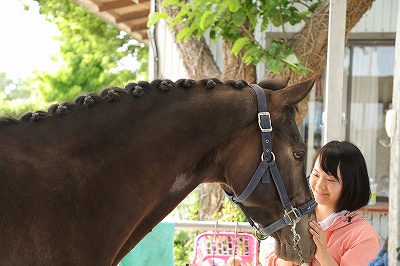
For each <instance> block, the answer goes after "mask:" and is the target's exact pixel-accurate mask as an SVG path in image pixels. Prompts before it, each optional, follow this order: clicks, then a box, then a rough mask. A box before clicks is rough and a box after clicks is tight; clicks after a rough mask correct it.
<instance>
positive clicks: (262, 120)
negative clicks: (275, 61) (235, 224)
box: [223, 84, 317, 238]
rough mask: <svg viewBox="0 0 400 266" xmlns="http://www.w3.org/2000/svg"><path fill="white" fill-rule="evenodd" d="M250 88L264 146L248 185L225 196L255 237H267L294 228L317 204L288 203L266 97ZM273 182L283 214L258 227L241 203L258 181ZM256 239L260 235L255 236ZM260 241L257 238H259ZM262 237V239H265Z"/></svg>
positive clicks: (257, 89)
mask: <svg viewBox="0 0 400 266" xmlns="http://www.w3.org/2000/svg"><path fill="white" fill-rule="evenodd" d="M250 87H252V88H253V90H254V91H255V92H256V94H257V100H258V111H259V112H258V125H259V127H260V129H261V138H262V144H263V153H262V154H261V162H260V164H259V165H258V167H257V169H256V171H255V173H254V174H253V177H252V178H251V180H250V181H249V183H248V184H247V186H246V188H245V189H244V191H243V192H242V194H240V195H239V196H234V195H229V194H228V193H227V192H226V191H225V190H223V191H224V193H225V195H226V196H227V197H228V198H229V200H230V201H232V202H233V203H235V204H236V205H238V206H239V208H240V209H241V210H242V212H243V213H244V215H245V216H246V218H247V220H248V221H249V223H250V225H251V226H252V227H254V228H255V229H256V230H257V233H258V234H262V235H264V236H269V235H270V234H272V233H274V232H276V231H278V230H279V229H281V228H282V227H284V226H286V225H294V224H296V223H298V222H299V221H300V219H301V217H302V216H304V215H305V214H307V213H309V212H311V211H312V210H314V209H315V207H316V206H317V203H316V202H315V200H314V199H311V200H310V201H309V202H307V203H305V204H304V205H303V206H301V207H299V208H295V207H293V206H292V204H291V203H290V201H289V197H288V195H287V192H286V189H285V185H284V184H283V181H282V178H281V175H280V173H279V170H278V167H277V165H276V162H275V155H274V153H273V152H272V143H271V132H272V126H271V116H270V113H269V112H268V111H267V110H268V109H267V101H266V97H265V93H264V90H263V89H262V88H261V87H260V86H258V85H257V84H250ZM271 176H272V179H273V180H274V183H275V186H276V188H277V190H278V194H279V197H280V199H281V202H282V206H283V210H284V215H283V217H282V218H281V219H279V220H278V221H276V222H274V223H272V224H271V225H269V226H266V227H263V228H261V227H259V226H257V225H256V224H255V222H254V220H253V219H252V218H251V217H250V216H248V215H247V214H246V212H245V211H244V205H243V204H242V202H244V201H245V200H246V199H247V198H248V197H249V196H250V195H251V193H253V191H254V189H255V188H256V186H257V185H258V183H259V182H260V180H261V183H263V184H266V183H270V179H271ZM257 237H259V236H257ZM259 238H260V237H259ZM264 238H265V237H264Z"/></svg>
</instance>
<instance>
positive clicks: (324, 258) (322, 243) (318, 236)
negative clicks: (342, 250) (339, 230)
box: [310, 221, 337, 265]
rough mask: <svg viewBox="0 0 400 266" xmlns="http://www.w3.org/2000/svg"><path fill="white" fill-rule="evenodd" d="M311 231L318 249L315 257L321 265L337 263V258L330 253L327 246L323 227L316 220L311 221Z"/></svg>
mask: <svg viewBox="0 0 400 266" xmlns="http://www.w3.org/2000/svg"><path fill="white" fill-rule="evenodd" d="M310 233H311V234H312V236H313V240H314V243H315V245H316V246H317V251H316V252H315V258H316V259H317V260H318V261H319V263H320V264H321V265H337V263H336V262H335V260H334V259H333V258H332V257H331V255H329V253H328V249H327V246H326V235H325V232H324V230H322V227H321V226H320V225H319V223H318V222H316V221H311V222H310Z"/></svg>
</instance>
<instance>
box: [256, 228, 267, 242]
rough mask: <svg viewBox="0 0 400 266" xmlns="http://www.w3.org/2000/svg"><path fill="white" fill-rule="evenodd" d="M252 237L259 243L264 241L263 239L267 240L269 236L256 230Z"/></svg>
mask: <svg viewBox="0 0 400 266" xmlns="http://www.w3.org/2000/svg"><path fill="white" fill-rule="evenodd" d="M254 235H255V237H256V238H257V239H258V240H259V241H262V240H265V239H267V238H268V237H269V235H266V234H264V233H263V232H262V231H261V229H257V230H256V231H255V233H254Z"/></svg>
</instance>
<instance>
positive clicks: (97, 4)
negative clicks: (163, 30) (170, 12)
mask: <svg viewBox="0 0 400 266" xmlns="http://www.w3.org/2000/svg"><path fill="white" fill-rule="evenodd" d="M74 2H75V3H77V4H78V5H80V6H81V7H83V8H84V9H86V10H87V11H89V12H90V13H92V14H94V15H96V16H98V17H99V18H101V19H102V20H104V21H105V22H106V23H108V24H110V25H112V26H114V27H115V28H117V29H119V30H122V31H125V32H126V33H127V34H129V35H130V36H132V37H133V38H134V39H136V40H138V41H139V42H142V43H145V44H146V45H148V36H147V30H148V28H147V20H148V15H149V13H150V0H74Z"/></svg>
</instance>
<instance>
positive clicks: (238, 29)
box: [149, 0, 374, 217]
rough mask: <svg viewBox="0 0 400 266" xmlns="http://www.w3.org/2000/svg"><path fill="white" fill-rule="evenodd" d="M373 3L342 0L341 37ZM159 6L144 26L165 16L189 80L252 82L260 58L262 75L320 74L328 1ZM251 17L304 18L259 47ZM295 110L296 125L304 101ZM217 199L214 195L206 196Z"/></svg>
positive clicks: (169, 1) (200, 0)
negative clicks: (295, 28)
mask: <svg viewBox="0 0 400 266" xmlns="http://www.w3.org/2000/svg"><path fill="white" fill-rule="evenodd" d="M188 2H189V1H188ZM318 2H320V3H318ZM373 2H374V0H348V1H347V14H346V36H348V34H349V32H350V30H351V29H352V28H353V27H354V26H355V25H356V23H357V22H358V21H359V20H360V18H361V17H362V15H363V14H364V13H365V12H366V11H367V10H368V9H369V8H370V7H371V6H372V4H373ZM298 4H302V5H306V6H307V11H306V12H305V13H302V12H300V11H299V10H297V8H296V5H298ZM162 7H163V9H162V10H160V12H159V13H157V14H155V15H152V17H150V19H149V24H150V25H151V24H153V23H155V22H156V21H157V20H158V19H160V18H165V19H167V21H169V23H171V24H170V27H171V33H172V35H173V36H175V38H176V39H177V41H176V45H177V47H178V51H179V53H180V56H181V59H182V60H183V64H184V66H185V68H186V71H187V73H188V75H189V76H190V77H191V78H193V79H199V78H203V77H204V76H217V77H220V78H221V79H225V80H227V79H243V80H246V81H248V82H251V83H253V82H255V80H256V71H255V65H254V63H257V62H258V61H257V60H258V58H261V59H263V60H266V63H267V65H268V67H269V68H270V70H272V71H271V72H270V73H268V74H267V77H274V78H284V77H288V76H289V77H291V82H292V83H297V82H299V81H301V80H303V79H306V78H309V77H310V75H311V74H313V73H321V72H322V70H323V68H324V67H325V65H326V57H327V42H328V21H329V0H321V1H314V3H313V1H307V0H303V1H301V0H291V1H290V0H281V1H278V0H270V1H261V0H260V1H251V0H229V1H218V0H213V1H208V0H207V1H205V0H191V1H190V3H186V1H180V0H164V2H163V4H162ZM255 18H259V20H260V21H262V25H261V30H264V29H265V28H266V24H268V23H273V24H274V25H275V26H283V25H284V23H285V22H290V23H292V24H296V23H298V22H300V21H305V26H304V28H303V29H302V30H301V31H300V32H298V33H296V34H295V35H294V36H292V37H291V38H288V37H287V36H286V38H283V39H279V40H278V39H275V40H272V42H271V45H269V46H267V47H264V46H263V45H262V44H259V43H258V42H257V40H255V38H254V30H255V28H256V26H255V23H256V21H255ZM206 30H209V31H210V34H211V36H210V37H214V36H215V37H216V38H222V39H223V42H224V51H223V55H224V69H223V70H222V71H221V70H219V68H218V67H217V64H216V62H215V61H214V58H213V56H212V54H211V52H210V50H209V48H208V46H207V44H206V43H205V41H204V39H203V38H202V34H204V32H205V31H206ZM283 32H285V31H284V27H283ZM194 58H195V59H196V60H195V61H193V59H194ZM192 62H197V64H196V65H194V64H192ZM304 70H306V71H304ZM299 110H300V112H299V115H298V117H297V123H298V124H300V123H301V121H302V120H303V118H304V117H305V115H306V112H307V99H305V100H304V101H303V102H302V103H301V104H300V108H299ZM211 187H212V186H211ZM205 190H207V191H208V190H213V191H214V193H219V191H220V190H219V189H215V188H209V187H206V188H205ZM220 197H221V196H220V194H219V195H213V196H212V197H209V198H215V199H219V198H220ZM202 206H207V208H203V209H202V211H203V212H205V213H207V215H203V216H204V217H207V216H208V217H209V216H210V213H214V212H215V211H218V210H219V209H220V204H219V203H218V201H215V202H213V203H210V202H208V203H207V205H203V204H202ZM210 206H212V207H210ZM200 216H202V215H200Z"/></svg>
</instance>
